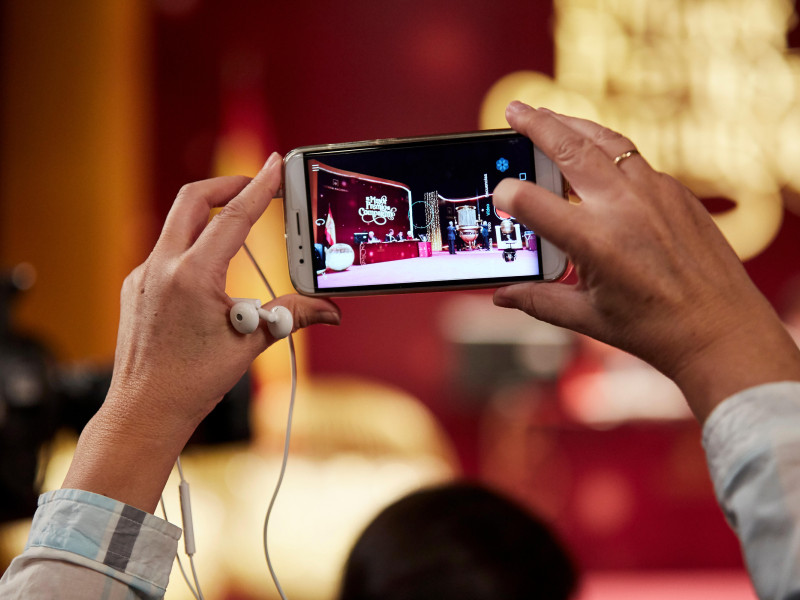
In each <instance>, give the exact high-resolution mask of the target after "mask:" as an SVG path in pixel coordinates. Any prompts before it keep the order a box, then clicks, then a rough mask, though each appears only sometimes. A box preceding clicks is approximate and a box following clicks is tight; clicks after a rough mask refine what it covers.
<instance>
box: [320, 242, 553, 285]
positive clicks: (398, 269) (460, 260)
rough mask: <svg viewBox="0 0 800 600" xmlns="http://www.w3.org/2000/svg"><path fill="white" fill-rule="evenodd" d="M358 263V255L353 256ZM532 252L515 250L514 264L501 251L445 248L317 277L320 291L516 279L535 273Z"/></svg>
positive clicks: (536, 262) (534, 260)
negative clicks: (396, 284) (401, 284)
mask: <svg viewBox="0 0 800 600" xmlns="http://www.w3.org/2000/svg"><path fill="white" fill-rule="evenodd" d="M356 263H358V255H356ZM538 270H539V264H538V256H537V253H536V252H535V251H530V250H525V249H522V250H517V258H516V260H515V261H513V262H506V261H505V260H503V251H502V250H497V249H496V248H494V249H492V250H489V251H488V252H487V251H486V250H471V251H463V252H456V253H455V254H450V253H449V252H448V251H447V250H446V249H445V250H443V251H440V252H434V253H433V255H432V256H427V257H419V258H406V259H402V260H392V261H388V262H382V263H375V264H371V265H359V264H354V265H353V266H352V267H350V268H349V269H347V270H345V271H338V272H328V273H326V274H325V275H322V276H321V277H320V278H319V286H320V288H331V287H339V286H362V285H381V284H387V283H411V282H416V281H447V280H452V279H469V278H472V279H483V278H487V277H503V278H507V277H519V276H525V275H535V274H537V273H538Z"/></svg>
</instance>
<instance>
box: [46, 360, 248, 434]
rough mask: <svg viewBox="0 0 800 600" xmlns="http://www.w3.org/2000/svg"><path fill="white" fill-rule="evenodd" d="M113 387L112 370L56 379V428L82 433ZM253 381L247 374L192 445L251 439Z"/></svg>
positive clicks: (64, 373)
mask: <svg viewBox="0 0 800 600" xmlns="http://www.w3.org/2000/svg"><path fill="white" fill-rule="evenodd" d="M110 385H111V368H110V367H107V368H106V367H104V368H97V367H92V366H73V367H69V368H61V369H59V370H58V372H57V374H56V377H55V386H54V387H55V390H56V392H57V405H58V417H57V427H66V428H69V429H72V430H74V431H76V432H80V431H81V430H82V429H83V428H84V427H85V426H86V423H88V422H89V419H91V418H92V416H93V415H94V413H96V412H97V410H98V409H99V408H100V405H101V404H103V401H104V400H105V397H106V394H107V393H108V388H109V386H110ZM251 386H252V378H251V376H250V373H249V372H247V373H245V374H244V376H243V377H242V378H241V379H240V380H239V381H238V382H237V383H236V385H234V386H233V388H232V389H231V390H230V391H229V392H228V393H227V394H225V396H224V397H223V398H222V400H221V401H220V403H219V404H217V406H216V407H215V408H214V410H212V411H211V413H210V414H209V415H208V416H207V417H206V418H205V420H204V421H203V422H202V423H200V426H199V427H198V428H197V429H196V430H195V432H194V434H193V435H192V437H191V439H190V440H189V445H193V444H196V445H213V444H226V443H230V442H241V441H246V440H249V439H250V434H251V431H250V398H251V395H252V394H251Z"/></svg>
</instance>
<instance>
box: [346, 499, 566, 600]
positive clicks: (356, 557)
mask: <svg viewBox="0 0 800 600" xmlns="http://www.w3.org/2000/svg"><path fill="white" fill-rule="evenodd" d="M577 581H578V576H577V571H576V569H575V567H574V565H573V563H572V561H571V559H570V557H569V555H568V554H567V552H566V551H565V549H564V548H563V546H562V545H561V544H560V543H559V541H558V540H557V539H556V537H555V536H554V535H553V533H552V532H551V531H550V530H549V529H548V527H547V526H546V525H545V524H544V523H542V522H541V521H540V520H539V519H537V518H535V517H534V516H533V515H531V514H530V513H529V512H528V511H527V510H525V509H524V508H522V507H520V506H518V505H517V504H515V503H514V502H512V501H510V500H508V499H506V498H504V497H502V496H500V495H499V494H497V493H496V492H493V491H490V490H489V489H487V488H485V487H482V486H479V485H476V484H471V483H455V484H448V485H445V486H442V487H436V488H432V489H427V490H422V491H418V492H415V493H413V494H411V495H409V496H406V497H405V498H402V499H401V500H399V501H397V502H395V503H394V504H392V505H391V506H389V507H388V508H386V509H385V510H384V511H383V512H381V513H380V514H379V515H378V516H377V518H375V520H374V521H372V523H370V525H369V526H367V528H366V529H365V530H364V532H363V533H362V534H361V537H360V538H359V539H358V541H357V542H356V544H355V546H354V547H353V550H352V551H351V553H350V557H349V558H348V560H347V564H346V566H345V571H344V575H343V579H342V589H341V593H340V596H339V600H401V599H402V600H423V599H424V600H430V599H434V598H435V599H437V600H449V599H451V598H453V599H455V598H458V599H459V600H483V599H486V600H489V599H491V600H497V599H500V598H502V599H504V600H514V599H517V598H519V599H522V598H525V599H542V600H565V599H567V598H569V597H570V596H571V595H572V594H573V592H574V591H575V589H576V587H577Z"/></svg>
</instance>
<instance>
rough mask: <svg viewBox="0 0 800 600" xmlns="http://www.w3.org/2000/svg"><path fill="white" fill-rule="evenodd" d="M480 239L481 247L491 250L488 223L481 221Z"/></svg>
mask: <svg viewBox="0 0 800 600" xmlns="http://www.w3.org/2000/svg"><path fill="white" fill-rule="evenodd" d="M481 239H482V240H483V247H484V249H485V250H491V249H492V247H491V245H490V244H489V223H487V222H486V221H483V222H482V223H481Z"/></svg>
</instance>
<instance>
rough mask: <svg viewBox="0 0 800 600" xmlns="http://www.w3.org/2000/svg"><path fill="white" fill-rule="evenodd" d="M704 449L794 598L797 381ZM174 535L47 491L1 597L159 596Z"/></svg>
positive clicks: (765, 583) (730, 510) (720, 424)
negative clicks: (23, 548)
mask: <svg viewBox="0 0 800 600" xmlns="http://www.w3.org/2000/svg"><path fill="white" fill-rule="evenodd" d="M703 445H704V447H705V449H706V455H707V458H708V464H709V469H710V473H711V478H712V480H713V482H714V489H715V490H716V494H717V499H718V501H719V503H720V506H721V507H722V510H723V513H724V514H725V517H726V518H727V519H728V522H729V523H730V524H731V526H732V527H733V528H734V530H735V531H736V533H737V535H738V536H739V539H740V541H741V543H742V546H743V548H744V554H745V559H746V562H747V566H748V569H749V571H750V576H751V578H752V580H753V584H754V586H755V589H756V593H757V594H758V596H759V598H761V599H763V600H800V552H799V551H798V550H800V527H799V526H798V525H799V524H800V382H780V383H771V384H766V385H762V386H758V387H755V388H751V389H749V390H745V391H743V392H740V393H738V394H736V395H734V396H732V397H730V398H728V399H727V400H725V401H724V402H723V403H722V404H720V405H719V406H718V407H717V408H716V409H715V410H714V411H713V412H712V414H711V415H710V416H709V418H708V419H707V421H706V423H705V425H704V427H703ZM179 538H180V529H179V528H178V527H176V526H175V525H172V524H170V523H167V522H166V521H163V520H161V519H159V518H158V517H155V516H153V515H151V514H149V513H145V512H143V511H141V510H139V509H136V508H133V507H131V506H127V505H125V504H123V503H121V502H117V501H115V500H112V499H110V498H106V497H105V496H99V495H97V494H92V493H90V492H85V491H81V490H57V491H54V492H49V493H47V494H43V495H42V496H41V498H40V500H39V508H38V510H37V511H36V515H35V516H34V518H33V523H32V525H31V532H30V536H29V538H28V543H27V545H26V547H25V550H24V552H23V553H22V554H21V555H20V556H18V557H17V558H15V559H14V561H13V562H12V563H11V565H10V566H9V568H8V570H7V571H6V573H5V574H4V575H3V578H2V580H0V597H2V598H4V599H8V600H21V599H22V598H25V599H27V600H39V599H45V598H46V599H48V600H51V599H61V600H73V599H76V600H77V599H84V598H93V599H94V598H98V599H101V600H122V599H124V600H133V599H143V600H152V599H157V598H162V597H163V596H164V591H165V589H166V586H167V581H168V579H169V573H170V570H171V568H172V561H173V559H174V557H175V553H176V551H177V544H178V540H179ZM687 543H691V541H690V540H687Z"/></svg>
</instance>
